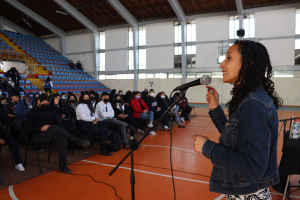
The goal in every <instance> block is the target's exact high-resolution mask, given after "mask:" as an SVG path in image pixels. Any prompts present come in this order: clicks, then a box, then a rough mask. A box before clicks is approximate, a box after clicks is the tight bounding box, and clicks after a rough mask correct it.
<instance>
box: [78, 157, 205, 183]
mask: <svg viewBox="0 0 300 200" xmlns="http://www.w3.org/2000/svg"><path fill="white" fill-rule="evenodd" d="M81 161H83V162H89V163H94V164H98V165H104V166H108V167H116V166H114V165H108V164H104V163H98V162H93V161H89V160H81ZM119 168H121V169H128V170H131V168H128V167H121V166H120V167H119ZM134 171H137V172H142V173H145V174H153V175H157V176H163V177H168V178H172V176H170V175H165V174H158V173H154V172H148V171H143V170H139V169H134ZM174 178H175V179H179V180H185V181H191V182H197V183H205V184H208V182H206V181H199V180H194V179H188V178H182V177H177V176H174Z"/></svg>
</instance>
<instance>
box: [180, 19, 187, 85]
mask: <svg viewBox="0 0 300 200" xmlns="http://www.w3.org/2000/svg"><path fill="white" fill-rule="evenodd" d="M186 26H187V25H186V21H183V22H181V37H182V38H181V48H182V55H181V70H182V71H181V73H182V79H181V80H182V84H184V83H186V67H187V52H186V29H187V27H186Z"/></svg>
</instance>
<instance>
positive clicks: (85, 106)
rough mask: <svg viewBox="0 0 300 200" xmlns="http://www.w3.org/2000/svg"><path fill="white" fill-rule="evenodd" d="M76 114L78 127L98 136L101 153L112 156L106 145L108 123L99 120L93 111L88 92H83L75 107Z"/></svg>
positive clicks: (107, 140)
mask: <svg viewBox="0 0 300 200" xmlns="http://www.w3.org/2000/svg"><path fill="white" fill-rule="evenodd" d="M76 116H77V122H78V127H79V129H81V130H84V131H85V132H86V133H89V134H92V135H95V136H98V137H100V143H101V155H104V156H112V154H111V153H110V152H109V151H108V150H107V147H106V145H107V144H110V143H111V141H110V140H109V139H108V138H107V137H108V123H107V122H106V121H99V117H98V115H97V113H96V112H95V109H94V107H93V105H92V104H91V100H90V97H89V95H88V94H84V95H83V96H82V98H81V99H80V101H79V105H78V106H77V108H76Z"/></svg>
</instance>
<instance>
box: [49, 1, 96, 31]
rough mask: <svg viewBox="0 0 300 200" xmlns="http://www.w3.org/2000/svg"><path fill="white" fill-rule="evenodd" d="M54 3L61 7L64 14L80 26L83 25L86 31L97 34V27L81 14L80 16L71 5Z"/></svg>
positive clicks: (63, 2)
mask: <svg viewBox="0 0 300 200" xmlns="http://www.w3.org/2000/svg"><path fill="white" fill-rule="evenodd" d="M54 2H55V3H57V4H58V5H59V6H60V7H62V8H63V9H64V10H65V11H66V12H68V13H69V14H70V15H71V16H72V17H74V18H75V19H76V20H77V21H79V22H80V23H81V24H82V25H84V26H85V27H86V28H87V29H89V30H91V31H93V32H94V33H96V32H98V27H97V26H96V25H95V24H94V23H93V22H91V21H90V20H89V19H88V18H86V17H85V16H84V15H83V14H81V12H79V11H78V10H77V9H76V8H74V7H73V6H72V5H71V4H69V3H68V2H67V1H65V0H54Z"/></svg>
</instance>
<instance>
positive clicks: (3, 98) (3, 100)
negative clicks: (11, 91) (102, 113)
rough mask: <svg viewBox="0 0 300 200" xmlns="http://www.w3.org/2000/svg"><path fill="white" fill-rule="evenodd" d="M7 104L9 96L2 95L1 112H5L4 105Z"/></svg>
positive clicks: (0, 100) (0, 101)
mask: <svg viewBox="0 0 300 200" xmlns="http://www.w3.org/2000/svg"><path fill="white" fill-rule="evenodd" d="M6 104H7V97H1V99H0V113H3V114H5V111H4V106H5V105H6Z"/></svg>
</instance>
